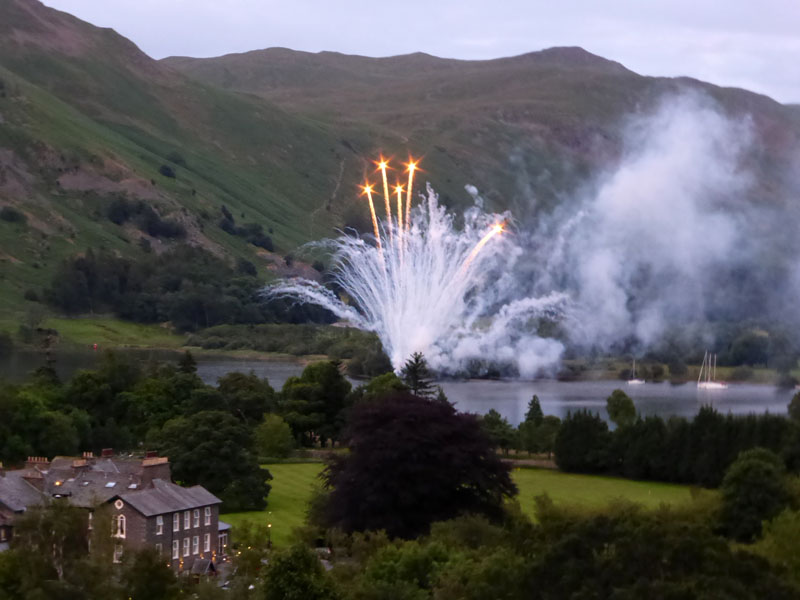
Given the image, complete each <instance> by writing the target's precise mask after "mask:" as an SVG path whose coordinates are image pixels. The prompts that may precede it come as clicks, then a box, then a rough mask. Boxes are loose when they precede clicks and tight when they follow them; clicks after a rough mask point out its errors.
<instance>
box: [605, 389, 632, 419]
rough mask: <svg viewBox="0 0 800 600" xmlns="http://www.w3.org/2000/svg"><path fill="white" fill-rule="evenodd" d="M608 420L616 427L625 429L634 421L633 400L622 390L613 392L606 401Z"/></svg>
mask: <svg viewBox="0 0 800 600" xmlns="http://www.w3.org/2000/svg"><path fill="white" fill-rule="evenodd" d="M606 411H608V418H609V419H611V422H612V423H614V424H615V425H616V426H617V427H625V426H627V425H630V424H632V423H633V422H634V421H635V420H636V407H635V406H634V405H633V400H631V399H630V396H628V394H626V393H625V392H623V391H622V390H614V391H613V392H611V395H610V396H609V397H608V399H607V400H606Z"/></svg>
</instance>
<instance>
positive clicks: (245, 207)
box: [0, 0, 368, 320]
mask: <svg viewBox="0 0 800 600" xmlns="http://www.w3.org/2000/svg"><path fill="white" fill-rule="evenodd" d="M49 28H53V29H52V30H51V29H49ZM20 32H23V33H24V35H25V36H26V43H24V44H19V43H15V36H16V35H17V34H20ZM54 32H58V36H56V38H57V39H61V38H71V39H72V40H73V42H75V41H80V43H81V44H83V45H84V46H85V48H83V49H82V50H81V51H75V52H73V51H71V50H70V51H69V52H62V51H59V49H58V48H53V47H52V46H53V45H56V46H57V45H58V43H59V42H58V41H55V40H54V38H53V36H54ZM0 81H2V82H3V84H4V88H5V93H4V94H0V117H1V119H0V148H2V149H3V150H7V151H10V157H11V158H10V159H8V157H6V160H7V163H6V164H8V161H9V160H10V161H12V162H13V164H12V167H13V168H15V169H17V170H21V171H22V175H21V179H22V180H23V182H24V183H23V185H22V186H21V187H20V186H15V187H11V186H9V187H7V188H5V189H4V188H3V186H2V182H3V176H2V174H3V173H2V172H3V167H4V165H3V164H2V158H1V157H0V205H4V204H12V205H16V206H17V207H18V208H21V209H22V210H23V211H24V212H26V213H27V214H28V216H29V223H28V225H27V226H19V225H13V224H9V223H6V222H0V281H2V282H3V285H2V286H0V318H3V317H4V318H5V319H6V320H8V319H18V318H19V317H20V316H21V315H22V314H24V312H25V311H26V310H27V309H29V308H30V307H31V306H32V305H30V304H27V303H25V302H23V301H22V295H23V293H24V291H25V290H27V289H33V290H37V291H38V290H40V289H41V288H42V287H43V286H45V285H46V283H47V281H48V280H49V277H50V274H51V273H52V269H53V268H54V266H55V265H56V264H58V262H59V261H60V260H61V259H62V258H63V257H65V256H68V255H71V254H74V253H76V252H80V251H83V250H84V249H85V248H86V247H88V246H93V247H105V248H107V249H109V250H113V251H116V252H119V253H122V254H131V253H133V252H136V246H137V242H138V238H139V236H140V235H141V234H140V233H139V232H138V231H135V230H134V229H131V228H130V227H128V228H123V227H119V226H116V225H114V224H113V223H111V222H110V221H108V220H107V219H106V218H105V217H104V215H103V212H104V209H105V206H106V205H107V204H108V202H110V200H111V199H112V197H113V196H114V194H113V193H109V192H107V191H104V190H103V189H99V188H102V185H100V186H99V188H98V189H96V190H90V191H88V192H84V191H81V190H73V191H69V190H66V189H64V188H62V187H61V186H59V185H58V183H57V181H56V180H57V179H58V178H59V177H60V176H62V175H63V174H64V173H76V174H79V175H82V176H85V177H89V178H93V179H95V180H98V179H100V180H103V179H104V180H105V182H106V183H109V182H119V181H120V180H122V179H135V180H139V181H140V182H143V183H144V184H145V185H149V182H150V180H151V179H152V180H153V181H154V182H155V183H154V188H153V189H154V190H155V193H156V198H155V199H153V198H152V197H149V198H147V201H148V202H149V203H151V204H152V205H154V206H155V207H156V209H157V210H158V211H159V212H160V213H161V214H162V215H164V216H168V217H172V218H177V219H178V220H180V221H181V222H183V223H184V224H185V225H186V226H187V227H188V228H189V230H190V236H189V237H190V240H191V241H192V243H197V244H202V245H204V246H206V247H208V248H210V249H211V250H212V251H215V252H217V253H222V254H225V255H227V256H229V257H230V258H231V260H232V259H233V258H235V257H243V258H246V259H248V260H251V261H253V262H254V263H255V264H256V265H257V266H258V267H259V268H260V271H261V274H262V276H264V277H267V278H268V277H270V271H269V270H268V268H267V267H268V266H269V261H270V260H272V259H271V258H270V257H269V256H265V257H262V253H261V252H260V251H259V250H258V249H256V248H255V247H254V246H252V245H249V244H247V243H246V242H244V241H243V240H241V239H240V238H237V237H234V236H230V235H228V234H227V233H225V232H223V231H222V230H221V229H219V227H218V226H217V221H218V220H219V217H220V205H222V204H225V205H226V206H227V207H228V208H229V209H230V210H231V212H232V213H233V214H234V216H235V217H236V219H237V222H239V223H253V222H255V223H259V224H261V225H262V226H263V227H264V229H265V230H266V231H269V234H270V236H271V237H272V238H273V241H274V242H275V245H276V250H277V252H278V253H279V256H278V257H275V259H274V260H279V257H280V254H284V253H287V252H290V251H292V250H293V249H294V248H295V247H296V246H297V245H299V244H302V243H305V242H306V241H308V240H311V239H317V238H320V237H324V236H326V235H329V233H330V232H331V231H332V229H331V228H332V226H336V225H340V224H341V217H340V215H341V212H342V207H341V206H340V203H338V202H331V198H330V197H331V190H333V189H334V188H335V185H336V180H337V178H338V175H339V170H340V164H341V163H342V162H343V161H344V162H345V163H348V161H349V162H350V163H353V162H357V163H359V165H360V159H354V158H353V156H354V155H353V151H352V150H350V149H347V148H346V147H345V146H343V145H342V143H341V140H340V135H341V131H333V130H332V128H331V127H330V125H328V124H325V123H323V122H321V121H319V120H316V119H313V118H310V117H306V116H302V115H290V114H288V113H286V112H285V111H283V110H282V109H280V108H278V107H277V106H275V105H273V104H270V103H267V102H265V101H263V100H260V99H256V98H253V97H250V96H247V95H242V94H235V93H230V92H227V91H224V90H220V89H216V88H213V87H210V86H207V85H203V84H199V83H196V82H192V81H189V80H187V79H185V78H183V77H182V76H181V75H180V74H178V73H175V72H173V71H171V70H169V69H166V68H164V67H162V66H160V65H159V64H158V63H156V62H155V61H153V60H151V59H150V58H148V57H147V56H145V55H144V54H142V53H141V52H139V51H138V49H137V48H136V47H135V46H134V45H133V44H131V43H130V42H128V41H127V40H125V39H124V38H122V37H120V36H118V35H116V34H115V33H113V32H111V31H110V30H101V29H98V28H95V27H92V26H90V25H88V24H86V23H82V22H81V21H79V20H77V19H73V18H72V17H69V16H68V15H65V14H64V13H59V12H58V11H53V10H51V9H47V8H45V7H42V6H41V5H39V4H38V3H37V2H35V1H34V0H9V2H4V3H3V4H1V5H0ZM367 136H368V134H367V133H364V132H363V131H361V129H360V128H359V127H354V128H352V136H351V137H352V139H350V141H349V143H350V144H351V145H354V147H359V146H361V144H362V142H363V140H365V139H367ZM174 152H178V153H179V154H180V155H182V156H183V157H184V159H185V164H181V165H174V164H173V165H172V166H173V167H174V168H175V171H176V172H177V178H176V179H169V178H165V177H163V176H161V175H159V174H158V169H159V167H160V165H162V164H165V163H168V159H167V157H168V156H169V155H170V154H171V153H174ZM358 170H359V171H360V170H361V169H360V167H359V168H358ZM150 196H152V194H150ZM340 199H341V197H340Z"/></svg>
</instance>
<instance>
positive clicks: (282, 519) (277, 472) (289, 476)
mask: <svg viewBox="0 0 800 600" xmlns="http://www.w3.org/2000/svg"><path fill="white" fill-rule="evenodd" d="M264 466H265V467H266V468H267V469H269V472H270V473H272V477H273V479H272V481H271V482H270V483H271V484H272V490H271V491H270V493H269V504H268V505H267V509H266V510H265V511H257V512H241V513H228V514H224V515H220V519H222V520H223V521H225V522H226V523H230V524H231V525H233V527H234V534H233V535H234V536H235V535H236V533H235V528H236V525H238V524H240V523H242V522H243V521H258V522H267V523H272V542H273V543H274V544H276V545H278V546H283V545H286V544H287V543H288V542H289V539H290V536H291V533H292V529H294V528H295V527H298V526H300V525H302V524H303V522H304V521H305V518H306V507H307V505H308V501H309V500H310V498H311V494H312V491H313V489H314V486H316V485H318V484H319V480H318V479H317V476H318V475H319V473H320V472H321V471H322V467H323V465H322V463H293V464H274V465H264Z"/></svg>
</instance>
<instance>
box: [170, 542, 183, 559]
mask: <svg viewBox="0 0 800 600" xmlns="http://www.w3.org/2000/svg"><path fill="white" fill-rule="evenodd" d="M180 556H181V549H180V547H179V544H178V540H172V558H180Z"/></svg>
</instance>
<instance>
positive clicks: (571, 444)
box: [555, 410, 611, 473]
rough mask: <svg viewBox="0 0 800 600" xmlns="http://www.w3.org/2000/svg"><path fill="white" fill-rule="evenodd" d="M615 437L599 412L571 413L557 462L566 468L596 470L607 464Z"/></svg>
mask: <svg viewBox="0 0 800 600" xmlns="http://www.w3.org/2000/svg"><path fill="white" fill-rule="evenodd" d="M610 441H611V436H610V434H609V431H608V425H606V422H605V421H603V419H601V418H600V416H599V415H596V414H593V413H589V412H588V411H587V410H582V411H578V412H576V413H567V418H566V419H564V422H563V423H562V424H561V428H560V429H559V430H558V436H557V437H556V442H555V453H556V464H557V465H558V468H559V469H563V470H564V471H576V472H579V473H596V472H598V471H602V470H604V469H605V468H606V467H607V460H608V448H609V443H610Z"/></svg>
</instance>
